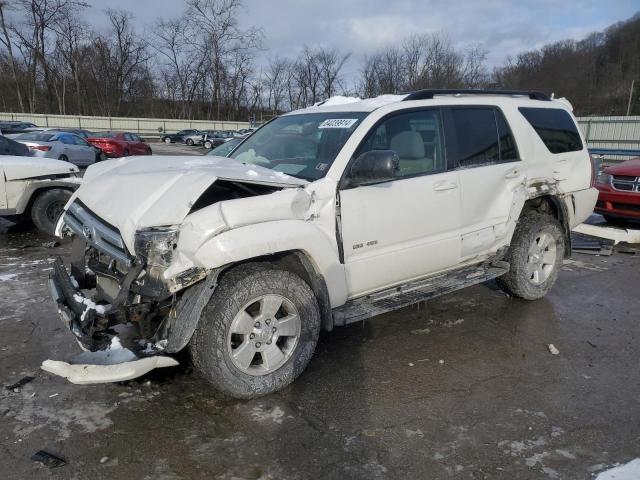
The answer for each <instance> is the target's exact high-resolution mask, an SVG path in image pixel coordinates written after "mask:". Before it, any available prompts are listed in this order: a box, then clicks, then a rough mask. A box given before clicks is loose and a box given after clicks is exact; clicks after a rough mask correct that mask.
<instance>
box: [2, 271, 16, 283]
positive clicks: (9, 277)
mask: <svg viewBox="0 0 640 480" xmlns="http://www.w3.org/2000/svg"><path fill="white" fill-rule="evenodd" d="M17 276H18V275H16V274H15V273H3V274H1V275H0V282H8V281H10V280H14V279H15V278H16V277H17Z"/></svg>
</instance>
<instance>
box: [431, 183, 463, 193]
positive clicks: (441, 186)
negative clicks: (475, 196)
mask: <svg viewBox="0 0 640 480" xmlns="http://www.w3.org/2000/svg"><path fill="white" fill-rule="evenodd" d="M454 188H458V184H457V183H453V182H440V183H436V184H435V185H434V186H433V189H434V190H435V191H436V192H444V191H445V190H453V189H454Z"/></svg>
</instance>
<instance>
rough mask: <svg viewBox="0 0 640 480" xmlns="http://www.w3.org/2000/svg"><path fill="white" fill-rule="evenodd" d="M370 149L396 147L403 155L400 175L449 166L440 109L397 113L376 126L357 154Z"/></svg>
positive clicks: (411, 174)
mask: <svg viewBox="0 0 640 480" xmlns="http://www.w3.org/2000/svg"><path fill="white" fill-rule="evenodd" d="M370 150H393V151H394V152H396V154H397V155H398V157H399V158H400V171H399V173H398V176H399V177H411V176H415V175H423V174H428V173H435V172H441V171H444V170H446V159H445V150H444V135H443V128H442V118H441V113H440V109H429V110H421V111H412V112H407V113H399V114H397V115H394V116H392V117H390V118H388V119H386V120H384V121H383V122H382V123H381V124H379V125H378V126H377V127H375V128H374V130H372V131H371V132H369V134H368V135H367V137H366V138H365V140H364V142H363V143H362V144H361V145H360V147H359V148H358V151H357V152H356V157H358V156H360V155H362V154H363V153H365V152H368V151H370Z"/></svg>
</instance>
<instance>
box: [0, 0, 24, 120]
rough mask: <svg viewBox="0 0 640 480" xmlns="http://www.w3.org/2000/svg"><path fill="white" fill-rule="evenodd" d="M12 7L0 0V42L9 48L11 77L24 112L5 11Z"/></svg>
mask: <svg viewBox="0 0 640 480" xmlns="http://www.w3.org/2000/svg"><path fill="white" fill-rule="evenodd" d="M12 7H14V6H13V4H12V3H9V2H8V1H6V0H0V28H2V37H1V38H0V43H2V44H3V45H4V46H5V48H6V49H7V54H8V59H9V68H10V70H11V77H12V79H13V83H14V88H15V91H16V98H17V100H18V105H19V106H20V111H21V112H24V104H23V102H22V91H21V89H20V82H19V80H18V71H17V68H16V61H15V57H14V54H13V40H12V38H11V36H10V35H9V29H8V28H7V20H6V17H5V11H6V10H7V9H9V8H12ZM14 8H15V7H14Z"/></svg>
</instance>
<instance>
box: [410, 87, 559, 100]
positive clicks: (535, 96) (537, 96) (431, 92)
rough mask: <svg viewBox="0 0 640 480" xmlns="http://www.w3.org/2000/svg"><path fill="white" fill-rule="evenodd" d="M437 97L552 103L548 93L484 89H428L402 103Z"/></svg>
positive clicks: (412, 95) (418, 92) (412, 94)
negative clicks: (520, 98) (509, 98)
mask: <svg viewBox="0 0 640 480" xmlns="http://www.w3.org/2000/svg"><path fill="white" fill-rule="evenodd" d="M435 95H509V96H514V95H521V96H524V97H529V98H530V99H531V100H543V101H550V100H551V99H550V98H549V96H548V95H547V94H546V93H542V92H537V91H534V90H529V91H522V90H484V89H472V88H470V89H427V90H417V91H415V92H411V93H409V94H408V95H407V96H406V97H405V98H404V99H403V100H402V101H403V102H406V101H407V100H432V99H433V97H434V96H435Z"/></svg>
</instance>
